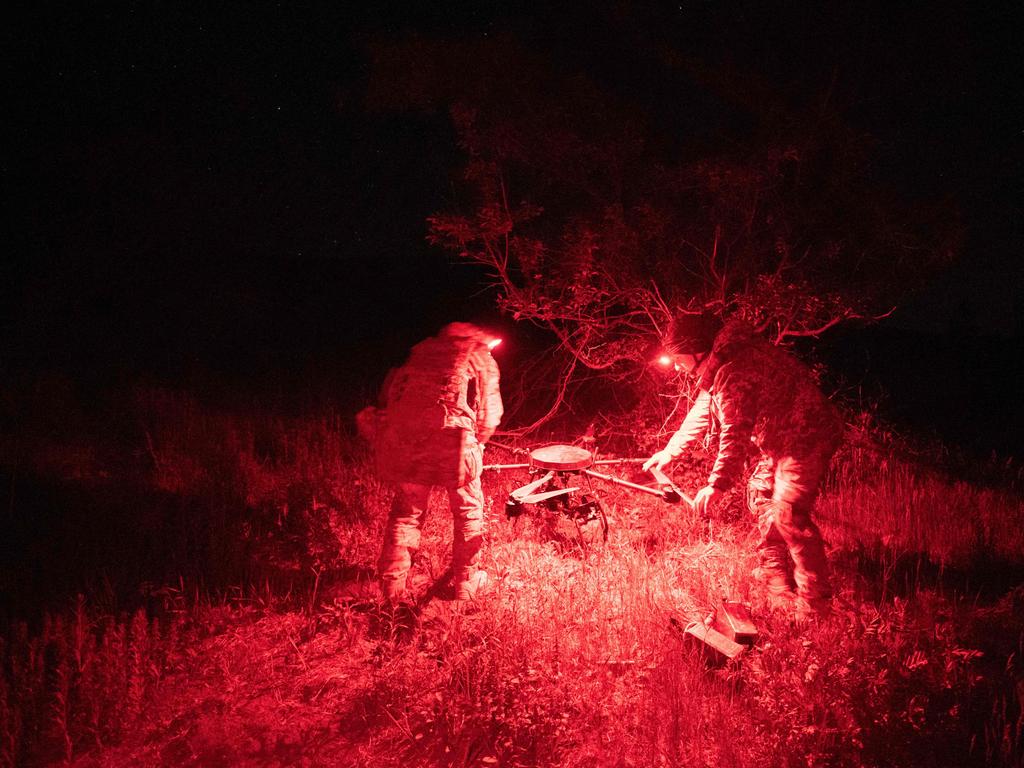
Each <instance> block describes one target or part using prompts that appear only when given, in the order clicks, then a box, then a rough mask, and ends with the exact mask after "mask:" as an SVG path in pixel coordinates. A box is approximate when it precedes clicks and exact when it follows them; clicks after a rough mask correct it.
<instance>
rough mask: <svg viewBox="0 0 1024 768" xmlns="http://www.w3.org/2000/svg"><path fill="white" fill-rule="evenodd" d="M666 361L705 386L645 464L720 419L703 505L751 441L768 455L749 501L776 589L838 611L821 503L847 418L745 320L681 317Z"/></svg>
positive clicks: (727, 479)
mask: <svg viewBox="0 0 1024 768" xmlns="http://www.w3.org/2000/svg"><path fill="white" fill-rule="evenodd" d="M672 336H673V338H672V341H671V342H670V344H669V350H668V351H667V354H666V355H664V356H663V357H662V362H663V363H667V364H669V365H672V366H673V367H674V368H675V369H676V370H677V371H678V370H682V371H684V372H685V373H686V374H688V375H690V376H692V377H693V378H695V379H696V382H697V384H698V387H699V394H698V395H697V399H696V400H695V401H694V403H693V407H692V408H691V409H690V411H689V413H688V414H687V415H686V418H685V419H684V420H683V424H682V426H681V427H680V428H679V430H678V431H677V432H676V433H675V434H674V435H673V436H672V438H671V439H670V440H669V441H668V444H667V445H666V446H665V447H664V448H663V449H662V450H660V451H658V452H657V453H655V454H654V455H653V456H651V458H650V459H648V460H647V462H646V463H645V464H644V469H645V470H646V469H648V468H650V467H657V468H659V469H660V468H662V467H664V466H665V465H666V464H668V463H669V462H670V461H672V460H673V459H675V458H676V457H677V456H679V454H680V453H682V451H683V449H684V448H686V446H687V445H689V444H690V443H691V442H692V441H693V440H694V439H696V438H699V437H700V436H701V435H702V434H703V433H704V431H705V429H706V428H707V427H708V425H709V423H710V421H711V420H712V419H714V421H715V422H716V423H717V425H718V428H719V438H718V453H717V457H716V459H715V463H714V468H713V469H712V471H711V475H710V476H709V477H708V482H707V485H706V486H705V487H704V488H702V489H701V490H700V491H698V492H697V495H696V497H695V498H694V506H695V507H696V509H697V511H698V512H700V513H701V514H702V515H703V514H706V512H707V509H708V506H709V504H711V503H712V502H713V501H714V500H715V499H716V498H717V497H719V496H720V495H721V494H722V493H723V492H724V491H726V490H728V489H729V488H731V487H732V486H733V485H734V484H735V483H736V481H737V480H738V479H739V475H740V473H741V472H742V469H743V466H744V463H745V460H746V458H747V456H748V453H747V452H748V450H749V449H750V448H751V444H752V443H753V445H755V446H756V447H757V448H758V449H759V450H760V460H759V462H758V464H757V467H756V469H755V471H754V473H753V475H752V476H751V478H750V480H749V485H748V489H747V491H748V493H747V502H748V506H750V508H751V511H752V512H754V513H755V514H756V516H757V519H758V525H759V529H760V533H761V543H760V544H759V546H758V554H759V560H760V566H759V567H758V568H757V569H756V570H755V572H754V576H755V577H756V578H758V579H759V580H760V581H762V582H763V583H764V584H765V585H766V587H767V589H768V591H769V593H770V594H772V595H777V596H782V595H786V594H792V592H793V590H794V589H795V591H796V594H797V595H798V597H799V598H800V604H799V606H798V607H799V609H800V610H801V612H807V611H814V612H816V613H819V614H825V613H827V612H828V611H829V608H830V601H831V594H832V593H831V588H830V586H829V573H828V561H827V559H826V556H825V548H824V544H823V542H822V538H821V532H820V531H819V530H818V527H817V526H816V525H815V524H814V522H813V520H812V519H811V509H812V507H813V505H814V500H815V498H816V497H817V494H818V490H819V488H820V486H821V483H822V480H823V479H824V476H825V472H826V470H827V469H828V465H829V461H830V459H831V457H832V454H833V453H834V452H835V450H836V449H837V448H838V446H839V443H840V440H841V438H842V426H843V425H842V420H841V419H840V417H839V414H838V413H837V411H836V409H835V408H834V407H833V406H832V404H831V403H829V401H828V400H827V399H826V398H825V397H824V395H822V393H821V392H820V391H819V389H818V387H817V386H816V384H815V382H814V380H813V379H812V377H811V374H810V372H809V371H808V370H807V368H806V367H805V366H804V365H803V364H801V363H800V362H799V361H798V360H796V358H794V357H793V356H792V355H790V354H788V353H786V352H785V351H783V350H781V349H779V348H778V347H775V346H773V345H771V344H769V343H768V342H767V341H765V340H764V339H762V338H761V337H760V336H758V335H757V334H756V332H755V331H754V329H753V328H752V327H751V326H749V325H748V324H746V323H744V322H741V321H733V322H730V323H728V324H726V325H725V326H724V327H723V326H722V324H721V323H720V322H719V321H718V320H717V319H715V318H713V317H710V316H705V315H700V316H689V317H684V318H681V319H680V321H679V322H678V325H677V328H676V329H675V331H674V333H673V334H672Z"/></svg>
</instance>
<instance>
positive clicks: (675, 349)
mask: <svg viewBox="0 0 1024 768" xmlns="http://www.w3.org/2000/svg"><path fill="white" fill-rule="evenodd" d="M721 329H722V321H721V320H719V319H718V318H717V317H715V316H714V315H708V314H693V315H680V316H679V317H677V318H676V319H675V321H674V322H673V324H672V327H671V328H670V329H669V332H668V334H667V338H666V339H664V341H663V343H662V347H661V354H660V356H659V358H658V362H659V364H660V365H661V366H662V367H664V368H673V369H674V370H676V371H684V372H686V373H693V372H694V371H696V370H697V369H698V368H699V367H700V364H701V363H703V362H704V361H705V360H706V359H707V357H708V355H710V354H711V348H712V347H713V346H714V343H715V337H716V336H717V335H718V332H719V331H720V330H721Z"/></svg>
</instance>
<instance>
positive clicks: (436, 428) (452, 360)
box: [357, 323, 503, 602]
mask: <svg viewBox="0 0 1024 768" xmlns="http://www.w3.org/2000/svg"><path fill="white" fill-rule="evenodd" d="M499 341H500V340H498V339H496V338H495V337H494V336H492V335H490V334H488V333H487V332H485V331H484V330H482V329H481V328H478V327H477V326H475V325H471V324H469V323H451V324H449V325H447V326H445V327H444V328H443V329H441V332H440V333H439V334H438V335H437V336H433V337H431V338H428V339H426V340H424V341H421V342H420V343H419V344H417V345H416V346H415V347H413V348H412V351H411V352H410V353H409V358H408V360H407V361H406V362H405V363H404V364H403V365H402V366H401V367H400V368H398V369H396V370H395V371H393V372H392V373H391V374H390V375H389V376H388V379H387V381H386V382H385V385H384V389H383V391H382V392H381V406H382V407H381V409H380V410H379V411H377V412H376V413H374V414H367V413H366V412H364V413H362V414H360V415H359V417H357V421H358V422H359V423H360V427H361V430H365V427H366V425H367V424H369V423H372V427H373V428H372V429H371V430H369V431H373V432H375V433H376V434H375V435H374V443H375V449H376V458H377V472H378V474H379V475H380V477H381V479H383V480H387V481H390V482H392V483H395V484H396V486H397V487H396V492H395V500H394V503H393V505H392V508H391V513H390V514H389V516H388V522H387V529H386V531H385V534H384V545H383V547H382V549H381V554H380V560H379V561H378V575H379V578H380V585H381V592H382V594H383V596H384V598H385V599H386V600H388V601H390V602H399V601H401V600H402V599H403V598H404V597H406V594H407V583H406V582H407V577H408V574H409V569H410V567H411V565H412V556H413V555H414V554H415V552H416V550H417V549H419V544H420V530H421V527H422V524H423V518H424V515H425V514H426V510H427V500H428V497H429V495H430V490H431V488H432V487H434V486H440V487H442V488H444V489H446V490H447V492H448V502H449V506H450V508H451V513H452V521H453V529H454V540H453V543H452V586H453V589H454V596H455V598H456V599H458V600H467V599H470V598H472V597H474V596H475V595H476V593H477V592H478V590H479V589H480V588H481V587H482V586H483V585H484V584H485V583H486V580H487V574H486V573H485V572H484V571H482V570H480V569H479V567H478V559H479V558H478V555H479V551H480V546H481V544H482V542H483V535H484V526H485V521H484V498H483V490H482V488H481V485H480V474H481V472H482V470H483V447H484V444H485V443H486V442H487V440H488V439H490V437H491V435H492V434H493V433H494V430H495V429H496V428H497V426H498V423H499V422H500V420H501V415H502V410H503V409H502V402H501V393H500V391H499V388H498V365H497V363H496V362H495V361H494V358H493V357H491V349H492V348H493V347H494V346H496V345H497V343H498V342H499ZM367 410H369V409H367Z"/></svg>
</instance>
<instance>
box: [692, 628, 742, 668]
mask: <svg viewBox="0 0 1024 768" xmlns="http://www.w3.org/2000/svg"><path fill="white" fill-rule="evenodd" d="M684 633H685V636H686V640H687V642H688V643H689V644H690V645H691V646H693V647H695V648H697V650H699V651H700V653H701V655H703V656H704V658H705V660H706V661H707V662H708V663H709V664H711V665H712V666H720V665H722V664H725V663H726V662H728V661H732V660H733V659H735V658H738V657H739V656H740V655H742V654H743V652H744V651H745V650H747V647H746V646H745V645H740V644H739V643H737V642H735V641H733V640H730V639H729V638H728V637H726V636H725V635H723V634H722V633H721V632H719V631H718V630H717V629H715V628H714V627H710V626H707V625H706V624H704V623H702V622H699V621H694V622H692V623H691V624H690V625H689V626H687V627H686V630H685V632H684Z"/></svg>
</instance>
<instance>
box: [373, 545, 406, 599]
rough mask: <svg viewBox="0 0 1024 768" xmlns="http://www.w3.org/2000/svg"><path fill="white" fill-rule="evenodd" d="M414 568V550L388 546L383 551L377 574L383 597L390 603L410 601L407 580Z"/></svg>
mask: <svg viewBox="0 0 1024 768" xmlns="http://www.w3.org/2000/svg"><path fill="white" fill-rule="evenodd" d="M411 567H412V550H411V549H410V548H409V547H403V546H400V545H398V544H390V543H389V544H386V545H385V546H384V549H383V550H382V551H381V555H380V561H379V562H378V566H377V573H378V574H379V578H380V592H381V597H383V598H384V600H386V601H387V602H389V603H399V602H403V601H406V600H408V597H409V594H408V588H407V580H408V578H409V569H410V568H411Z"/></svg>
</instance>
